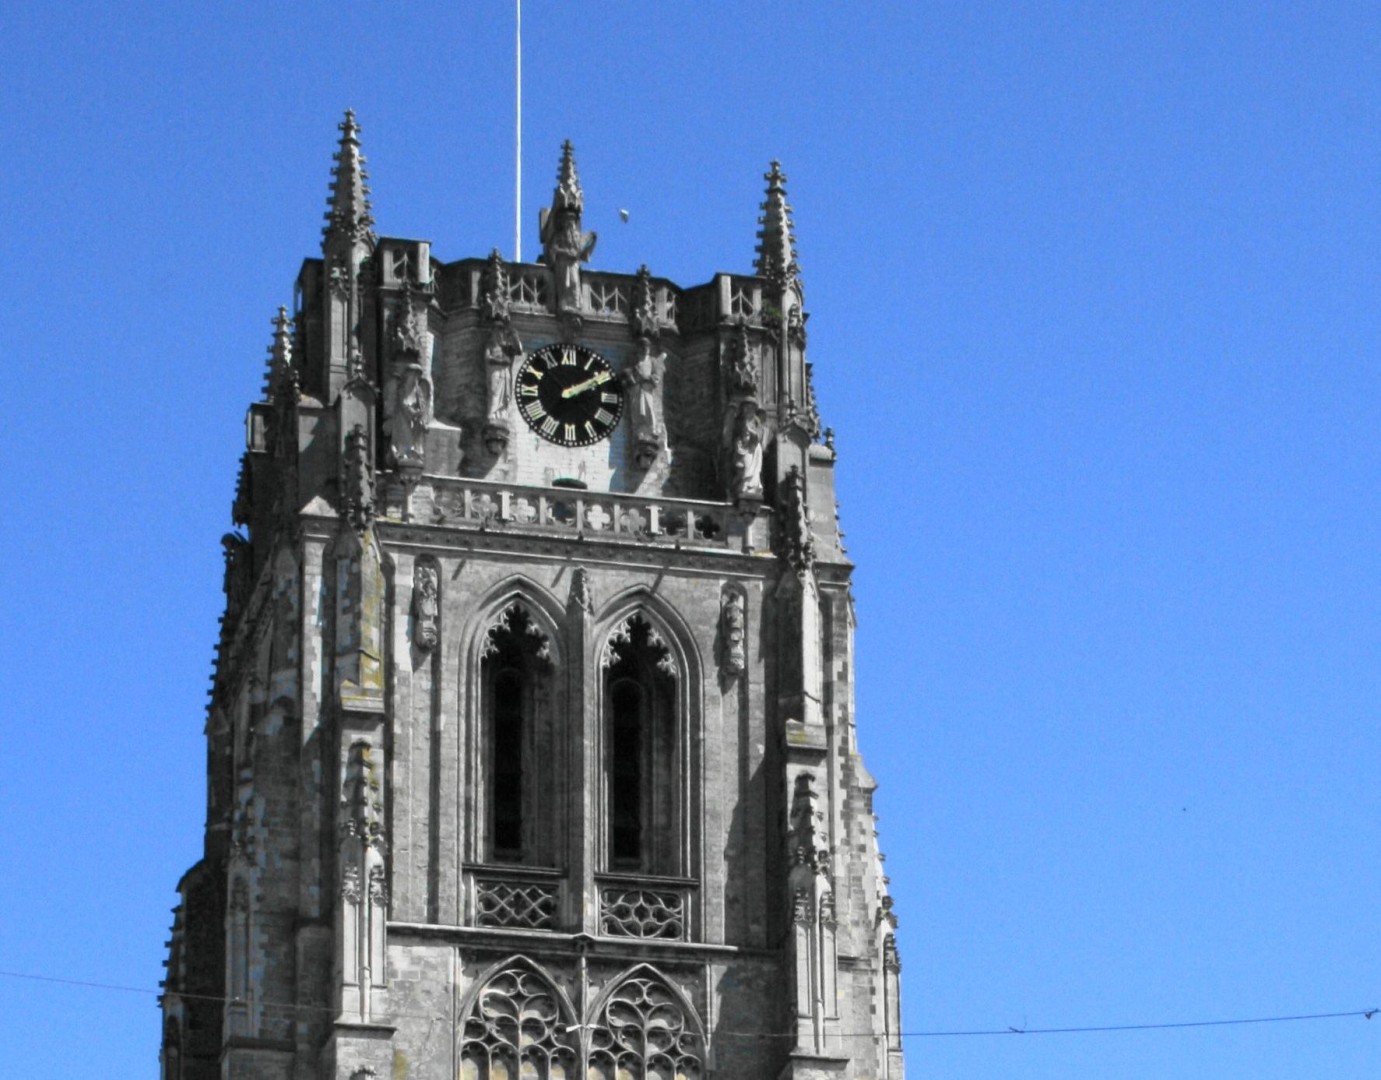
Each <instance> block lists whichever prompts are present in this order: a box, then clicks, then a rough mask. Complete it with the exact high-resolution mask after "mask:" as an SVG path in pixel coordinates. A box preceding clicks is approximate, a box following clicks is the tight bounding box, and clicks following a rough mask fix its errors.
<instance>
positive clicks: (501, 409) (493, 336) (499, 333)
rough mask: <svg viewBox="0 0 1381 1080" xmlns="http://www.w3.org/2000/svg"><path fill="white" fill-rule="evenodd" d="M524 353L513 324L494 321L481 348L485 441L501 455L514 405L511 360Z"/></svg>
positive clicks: (487, 445) (506, 444)
mask: <svg viewBox="0 0 1381 1080" xmlns="http://www.w3.org/2000/svg"><path fill="white" fill-rule="evenodd" d="M522 353H523V343H522V342H521V341H520V340H519V339H518V333H517V331H515V330H514V329H513V324H512V323H495V324H494V325H493V326H492V327H491V328H490V331H489V342H488V343H487V344H486V345H485V347H484V367H485V371H486V372H487V389H488V397H489V403H488V410H487V417H486V420H485V424H484V444H485V446H486V447H487V448H488V450H489V452H490V453H491V454H496V455H497V454H502V453H503V452H504V449H505V448H506V447H507V446H508V439H509V435H510V434H511V433H512V429H511V428H510V427H509V422H508V415H509V412H510V408H511V406H512V404H513V380H512V375H513V361H514V360H515V359H516V358H517V357H519V356H521V355H522Z"/></svg>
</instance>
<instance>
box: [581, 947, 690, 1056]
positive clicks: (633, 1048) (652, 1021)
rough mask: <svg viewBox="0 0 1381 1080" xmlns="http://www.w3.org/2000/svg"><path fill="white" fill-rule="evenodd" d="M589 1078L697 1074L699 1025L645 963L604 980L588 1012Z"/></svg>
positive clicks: (677, 992)
mask: <svg viewBox="0 0 1381 1080" xmlns="http://www.w3.org/2000/svg"><path fill="white" fill-rule="evenodd" d="M588 1027H589V1032H590V1042H589V1053H588V1057H587V1066H588V1076H589V1077H590V1078H591V1080H594V1078H599V1080H615V1078H620V1080H621V1078H625V1077H627V1078H630V1080H660V1078H663V1077H666V1078H672V1077H674V1078H675V1080H699V1078H700V1077H702V1076H703V1075H704V1072H705V1028H704V1025H703V1024H702V1023H701V1021H700V1016H699V1014H698V1013H697V1011H696V1009H695V1006H694V1005H693V1004H692V1003H691V1001H690V999H689V998H688V997H687V996H686V995H685V994H684V993H683V992H682V991H681V989H680V988H679V987H678V986H676V985H675V984H673V983H672V982H671V981H670V980H669V979H668V978H667V977H666V976H665V975H663V974H662V973H661V972H660V971H658V970H657V969H656V968H654V967H652V966H651V965H650V964H639V965H637V966H636V967H633V968H631V969H629V970H628V971H626V972H624V973H623V974H622V975H620V976H619V977H618V978H617V979H615V980H614V981H613V982H611V983H610V984H609V986H608V987H607V988H606V989H605V990H604V992H603V993H602V994H600V996H599V997H598V998H597V999H596V1000H595V1004H594V1008H593V1009H592V1010H591V1012H590V1018H589V1024H588Z"/></svg>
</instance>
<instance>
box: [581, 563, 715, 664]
mask: <svg viewBox="0 0 1381 1080" xmlns="http://www.w3.org/2000/svg"><path fill="white" fill-rule="evenodd" d="M635 613H636V614H641V615H642V616H643V618H645V619H646V620H647V621H648V624H649V625H650V626H651V627H652V628H653V629H654V630H656V631H657V634H658V636H659V637H660V638H661V639H662V641H663V642H664V643H665V644H666V646H667V649H668V651H669V652H670V654H671V657H672V659H673V660H674V662H675V664H676V668H677V671H678V677H680V678H682V679H684V681H685V682H686V683H688V684H691V685H696V684H698V683H699V681H700V678H701V675H702V671H703V668H704V665H703V662H702V658H701V655H700V649H699V646H698V645H697V644H696V639H695V634H694V633H693V632H692V630H691V628H690V625H689V624H688V623H687V622H686V620H685V619H684V618H682V616H681V613H680V612H679V611H677V610H676V608H674V607H673V606H672V605H671V604H668V603H667V602H666V601H665V600H664V599H663V598H662V597H661V596H659V595H657V594H656V593H655V592H653V591H652V590H651V589H649V588H647V586H645V585H634V586H632V587H631V588H628V589H624V590H623V591H622V592H619V593H615V594H614V595H613V596H611V597H610V598H609V600H608V602H607V603H605V605H604V606H603V608H601V609H600V611H599V613H598V615H597V616H596V618H595V640H596V641H597V642H599V643H600V647H599V649H598V650H597V655H598V656H601V657H602V655H603V650H604V644H605V643H606V642H607V640H608V638H609V636H610V634H612V633H613V632H614V630H615V629H616V628H618V627H619V626H620V625H621V624H622V623H623V622H625V621H626V620H627V619H628V618H629V617H630V616H631V615H633V614H635Z"/></svg>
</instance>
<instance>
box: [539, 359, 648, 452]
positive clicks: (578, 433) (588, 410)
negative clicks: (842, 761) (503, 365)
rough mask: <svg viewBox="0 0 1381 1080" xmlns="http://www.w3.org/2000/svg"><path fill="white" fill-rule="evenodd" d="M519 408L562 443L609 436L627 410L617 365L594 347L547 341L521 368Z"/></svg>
mask: <svg viewBox="0 0 1381 1080" xmlns="http://www.w3.org/2000/svg"><path fill="white" fill-rule="evenodd" d="M516 396H517V399H518V411H519V412H521V413H522V414H523V419H524V420H526V421H527V423H528V427H530V428H532V430H533V431H535V432H537V434H538V435H540V436H542V438H544V439H547V440H549V441H550V442H554V443H560V444H561V445H562V446H589V445H590V444H591V443H596V442H599V440H600V439H604V438H608V436H609V433H610V432H611V431H613V430H614V425H615V424H617V423H618V422H619V414H620V413H621V412H622V411H623V395H622V394H620V393H619V384H618V380H617V378H616V377H615V376H614V369H613V368H611V367H610V366H609V362H608V361H607V360H605V359H604V357H602V356H600V355H599V353H597V352H595V351H594V350H593V349H587V348H585V347H584V346H581V345H548V346H546V347H545V348H542V349H538V350H537V351H536V352H534V353H533V354H532V355H531V356H529V357H528V358H527V359H526V360H525V361H523V366H522V367H521V368H519V369H518V383H517V390H516Z"/></svg>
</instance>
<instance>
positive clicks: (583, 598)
mask: <svg viewBox="0 0 1381 1080" xmlns="http://www.w3.org/2000/svg"><path fill="white" fill-rule="evenodd" d="M570 606H571V607H574V608H577V609H579V610H580V611H583V612H585V613H586V614H587V615H593V614H594V610H595V598H594V596H593V595H592V594H591V592H590V574H589V572H588V571H587V570H586V569H585V567H583V566H577V567H576V568H575V573H573V574H572V575H571V597H570Z"/></svg>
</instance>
